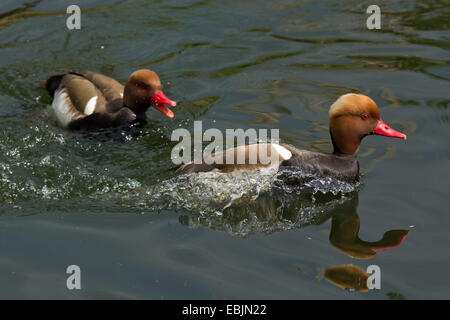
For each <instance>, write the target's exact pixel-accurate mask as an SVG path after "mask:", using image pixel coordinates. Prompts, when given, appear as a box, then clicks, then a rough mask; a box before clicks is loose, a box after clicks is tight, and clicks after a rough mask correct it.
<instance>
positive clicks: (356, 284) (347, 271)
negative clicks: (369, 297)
mask: <svg viewBox="0 0 450 320" xmlns="http://www.w3.org/2000/svg"><path fill="white" fill-rule="evenodd" d="M324 276H325V279H327V280H328V281H329V282H331V283H332V284H334V285H335V286H338V287H340V288H342V289H344V290H357V291H362V292H367V291H369V288H368V286H367V279H368V278H369V275H368V274H367V273H366V272H365V271H364V270H363V269H361V268H360V267H358V266H354V265H352V264H349V265H341V266H333V267H329V268H327V269H326V270H325V275H324Z"/></svg>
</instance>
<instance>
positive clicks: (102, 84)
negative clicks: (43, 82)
mask: <svg viewBox="0 0 450 320" xmlns="http://www.w3.org/2000/svg"><path fill="white" fill-rule="evenodd" d="M70 73H71V74H75V75H78V76H81V77H84V78H86V79H87V80H89V81H90V82H92V83H93V84H94V85H95V86H96V87H97V88H98V89H99V90H100V91H101V93H102V94H103V96H104V97H105V99H106V101H107V102H108V103H110V102H112V101H114V100H116V99H122V98H123V90H124V86H123V85H121V84H120V83H119V82H118V81H117V80H115V79H113V78H110V77H108V76H105V75H103V74H100V73H96V72H92V71H88V70H70Z"/></svg>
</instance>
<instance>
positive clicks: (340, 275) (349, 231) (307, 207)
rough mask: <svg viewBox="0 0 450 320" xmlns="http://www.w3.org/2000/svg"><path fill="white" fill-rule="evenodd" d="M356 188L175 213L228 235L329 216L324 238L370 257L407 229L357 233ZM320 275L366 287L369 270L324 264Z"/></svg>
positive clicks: (391, 245) (270, 229)
mask: <svg viewBox="0 0 450 320" xmlns="http://www.w3.org/2000/svg"><path fill="white" fill-rule="evenodd" d="M357 207H358V192H357V191H353V192H350V193H347V194H339V195H333V194H332V193H321V192H317V193H315V194H314V193H311V192H304V193H300V194H295V195H288V196H286V195H281V194H278V196H274V193H272V194H271V195H270V196H268V195H265V196H260V197H259V198H258V199H256V200H253V201H249V202H246V203H241V204H233V205H232V206H230V207H228V208H226V209H225V210H224V212H223V214H222V215H195V214H190V215H181V216H180V217H179V221H180V223H181V224H183V225H186V226H189V227H197V226H200V225H201V226H205V227H208V228H211V229H214V230H220V231H225V232H228V233H231V234H233V235H238V236H247V235H249V234H251V233H255V232H259V233H265V234H269V233H272V232H275V231H282V230H287V229H291V228H301V227H305V226H308V225H321V224H323V223H324V222H326V221H327V220H328V219H330V218H331V230H330V236H329V240H330V243H331V244H332V245H333V246H334V247H335V248H337V249H338V250H339V251H340V252H342V253H344V254H346V255H348V256H349V257H351V258H356V259H370V258H372V257H374V256H375V255H376V254H377V253H378V252H381V251H385V250H389V249H392V248H395V247H398V246H400V244H401V243H402V242H403V240H404V239H405V237H406V236H407V235H408V234H409V230H389V231H386V232H385V233H384V234H383V236H382V237H381V239H380V240H378V241H373V242H371V241H364V240H361V239H360V238H359V235H358V233H359V229H360V219H359V216H358V213H357ZM324 277H325V278H326V279H327V280H328V281H329V282H330V283H332V284H334V285H336V286H338V287H340V288H342V289H345V290H350V289H353V290H357V291H368V290H369V289H368V287H367V279H368V278H369V275H368V274H367V273H366V272H365V271H364V270H363V269H361V268H360V267H358V266H355V265H338V266H332V267H328V268H327V269H326V270H325V273H324Z"/></svg>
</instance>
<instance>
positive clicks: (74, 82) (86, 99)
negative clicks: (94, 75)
mask: <svg viewBox="0 0 450 320" xmlns="http://www.w3.org/2000/svg"><path fill="white" fill-rule="evenodd" d="M60 88H63V89H65V90H66V92H67V94H68V96H69V98H70V101H71V102H72V105H73V106H74V107H75V108H76V109H77V110H78V111H79V112H81V113H82V114H84V115H90V114H92V113H94V112H97V113H102V112H105V110H106V100H105V98H104V96H103V94H102V92H101V91H100V90H99V89H98V88H97V86H96V85H94V83H92V82H91V81H90V80H88V79H86V78H84V77H82V76H78V75H75V74H66V75H65V76H64V77H63V78H62V81H61V84H60Z"/></svg>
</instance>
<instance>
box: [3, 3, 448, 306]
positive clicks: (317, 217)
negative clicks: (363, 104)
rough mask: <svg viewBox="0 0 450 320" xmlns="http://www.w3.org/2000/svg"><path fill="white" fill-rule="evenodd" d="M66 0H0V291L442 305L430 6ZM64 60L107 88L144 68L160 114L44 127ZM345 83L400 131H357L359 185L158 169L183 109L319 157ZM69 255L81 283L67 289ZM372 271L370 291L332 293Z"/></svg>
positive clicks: (444, 285)
mask: <svg viewBox="0 0 450 320" xmlns="http://www.w3.org/2000/svg"><path fill="white" fill-rule="evenodd" d="M77 3H78V5H79V6H80V7H81V9H82V21H81V24H82V29H81V30H78V31H75V30H74V31H68V30H67V28H66V18H67V15H66V14H65V11H66V7H67V6H68V5H69V4H73V3H66V2H64V1H50V0H49V1H45V0H43V1H32V2H25V1H3V2H2V4H1V5H0V126H1V128H2V130H1V131H0V141H1V144H0V148H1V152H0V190H1V193H0V252H1V253H0V283H1V289H0V297H1V298H151V299H197V298H199V299H241V298H251V299H310V298H321V299H323V298H327V299H402V298H405V299H417V298H420V299H429V298H447V299H448V298H450V275H449V273H448V270H449V269H450V257H448V255H447V252H448V245H449V243H450V235H449V233H448V227H449V226H450V216H449V215H448V213H449V212H448V195H449V191H448V190H449V179H448V177H449V174H450V169H449V165H448V164H449V159H450V151H449V140H450V126H449V111H448V106H449V102H450V95H449V92H450V82H449V75H450V62H449V59H448V57H449V48H450V32H449V27H450V26H449V21H450V12H449V6H448V3H446V1H383V3H382V4H380V7H381V10H382V29H381V30H378V31H375V30H373V31H370V30H367V28H366V18H367V15H366V14H365V10H366V8H367V6H368V5H370V4H373V3H371V2H367V1H363V2H360V1H346V2H344V3H343V2H341V1H320V2H317V1H298V0H296V1H288V0H280V1H276V2H274V1H267V0H257V1H231V0H230V1H184V2H183V3H180V2H179V1H78V2H77ZM63 68H84V69H90V70H94V71H98V72H101V73H104V74H107V75H109V76H112V77H114V78H116V79H118V80H119V81H121V82H122V83H124V82H125V81H126V80H127V78H128V76H129V75H130V74H131V72H132V71H134V70H136V69H139V68H150V69H153V70H155V71H156V72H158V74H159V75H160V77H161V80H162V82H163V86H164V91H165V93H166V95H167V96H168V97H170V98H172V99H174V100H177V101H178V102H179V104H178V105H177V107H175V108H174V109H173V111H174V112H175V118H174V119H172V120H170V119H167V118H165V117H164V116H163V115H162V114H160V113H159V112H157V111H155V110H150V111H149V112H148V116H149V117H150V118H151V121H150V122H149V124H148V125H147V126H146V127H145V128H143V129H142V132H140V134H125V135H123V136H118V137H117V136H116V137H115V138H114V139H109V138H108V134H104V133H80V132H77V133H74V132H67V131H65V130H63V129H60V128H58V127H57V126H56V125H55V123H54V122H53V121H52V120H51V118H50V117H49V114H48V104H49V103H50V101H51V100H50V97H49V96H48V94H47V93H46V92H45V91H44V90H42V89H39V88H38V85H37V83H38V80H39V79H41V78H44V77H45V76H47V75H49V74H51V73H55V72H58V69H63ZM349 92H357V93H363V94H367V95H369V96H370V97H372V98H373V99H374V100H375V101H376V102H377V104H378V105H379V107H380V111H381V114H382V117H383V119H384V120H385V121H386V123H388V124H390V125H391V126H392V127H393V128H395V129H398V130H399V131H402V132H404V133H405V134H407V135H408V140H406V141H400V140H397V139H387V138H383V137H378V136H377V137H375V136H371V137H368V138H366V139H365V140H364V142H363V144H362V146H361V149H360V151H359V156H360V164H361V169H362V178H361V184H360V185H358V186H354V187H349V188H347V187H348V186H337V188H338V189H333V188H334V187H336V186H334V185H332V186H328V187H331V189H329V190H328V191H327V190H322V189H321V188H322V187H321V186H319V187H318V186H317V184H315V185H313V186H311V188H310V189H308V190H305V191H304V192H300V193H298V192H292V193H289V192H281V191H280V190H267V189H266V186H267V182H268V181H271V180H270V179H273V177H269V178H268V180H258V181H256V184H252V187H249V188H250V189H246V188H244V186H245V185H243V184H242V183H243V182H242V181H245V182H246V183H247V182H248V183H249V182H251V181H254V180H252V179H256V180H257V179H263V178H258V177H244V179H241V180H240V181H241V182H237V180H234V179H238V178H239V177H237V178H236V177H232V178H223V179H222V180H221V181H220V183H221V184H222V185H219V182H218V185H215V184H211V183H209V181H211V180H208V178H207V176H206V178H204V179H203V178H201V179H199V178H198V177H197V178H196V177H184V178H181V180H180V178H178V180H176V179H177V178H174V177H173V173H171V172H170V171H168V169H169V168H170V167H171V166H172V164H171V162H170V161H169V159H170V152H171V149H172V147H173V145H174V144H173V143H172V142H171V141H170V136H171V133H172V131H173V130H174V129H176V128H180V127H182V128H187V129H188V130H191V131H192V130H193V121H194V120H202V121H203V126H204V128H210V127H214V128H219V129H221V130H225V129H226V128H244V129H248V128H256V129H259V128H267V129H277V128H278V129H280V138H281V140H282V141H283V142H286V143H290V144H292V145H295V146H297V147H300V148H306V149H309V150H315V151H325V152H327V151H331V144H330V141H329V134H328V121H327V111H328V108H329V106H330V104H331V103H332V102H333V101H334V100H335V99H336V98H337V97H338V96H340V95H342V94H345V93H349ZM241 178H242V177H241ZM183 179H184V180H183ZM239 183H241V184H239ZM324 183H325V184H326V183H327V182H324ZM255 185H256V186H257V187H254V186H255ZM187 186H189V187H190V188H189V187H187ZM219 186H221V187H222V188H219ZM233 186H236V187H237V186H239V187H240V188H241V189H239V190H244V191H245V192H247V193H245V192H244V193H239V194H236V193H233V192H232V191H233V190H235V189H233V188H232V187H233ZM196 188H197V189H196ZM252 188H253V189H252ZM219 191H220V195H221V196H223V197H222V198H220V197H219V193H218V192H219ZM214 195H217V197H215V196H214ZM255 195H256V197H255ZM230 197H231V198H230ZM240 198H242V201H239V199H240ZM177 199H178V200H177ZM218 199H219V200H220V201H216V200H218ZM230 199H232V200H233V201H231V202H230ZM236 199H238V201H235V200H236ZM210 200H212V201H210ZM383 248H384V249H386V248H388V249H387V250H382V249H383ZM71 264H76V265H79V266H80V268H81V270H82V290H80V291H69V290H67V288H66V278H67V276H68V275H67V274H66V273H65V270H66V268H67V266H68V265H71ZM346 265H353V266H352V267H345V266H346ZM369 265H378V266H379V267H380V269H381V275H382V280H381V289H380V290H371V291H368V292H367V291H366V290H364V288H363V287H361V286H358V285H354V286H353V287H354V288H355V289H354V290H345V289H343V288H348V287H349V283H350V287H351V283H354V281H359V283H361V281H362V280H361V279H363V280H364V272H365V271H366V268H367V267H368V266H369ZM343 266H344V267H343ZM352 281H353V282H352Z"/></svg>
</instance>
